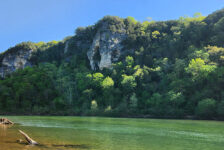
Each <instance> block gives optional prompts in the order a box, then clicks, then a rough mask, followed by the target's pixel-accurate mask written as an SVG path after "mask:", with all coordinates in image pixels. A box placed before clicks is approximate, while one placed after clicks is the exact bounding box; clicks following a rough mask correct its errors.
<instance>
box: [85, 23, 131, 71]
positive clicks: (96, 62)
mask: <svg viewBox="0 0 224 150" xmlns="http://www.w3.org/2000/svg"><path fill="white" fill-rule="evenodd" d="M126 37H127V35H126V34H125V30H124V29H123V32H121V33H116V32H112V31H110V30H109V29H108V28H107V26H106V25H105V26H103V27H101V28H100V29H98V31H97V33H96V35H95V37H94V39H93V43H92V45H91V46H90V49H89V50H88V52H87V56H88V59H89V61H90V66H91V69H92V70H97V69H100V70H102V69H103V68H111V67H112V63H113V62H115V61H117V60H118V59H119V57H120V56H121V55H122V53H123V52H124V50H123V46H122V44H121V42H122V41H123V40H124V39H125V38H126Z"/></svg>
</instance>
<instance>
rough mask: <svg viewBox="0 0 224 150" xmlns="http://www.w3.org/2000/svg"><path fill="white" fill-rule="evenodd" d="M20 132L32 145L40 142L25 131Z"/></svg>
mask: <svg viewBox="0 0 224 150" xmlns="http://www.w3.org/2000/svg"><path fill="white" fill-rule="evenodd" d="M19 132H20V133H21V134H22V135H23V136H24V137H25V139H26V141H27V142H28V143H29V144H30V145H38V143H37V142H36V141H34V140H33V139H31V138H30V137H29V136H28V135H27V134H26V133H24V132H23V131H21V130H19Z"/></svg>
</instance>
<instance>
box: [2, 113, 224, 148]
mask: <svg viewBox="0 0 224 150" xmlns="http://www.w3.org/2000/svg"><path fill="white" fill-rule="evenodd" d="M7 118H9V119H10V120H12V121H14V122H15V123H16V124H15V125H13V126H3V125H1V126H0V150H202V149H203V150H223V149H224V122H221V121H193V120H166V119H131V118H102V117H56V116H54V117H45V116H44V117H39V116H9V117H8V116H7ZM18 130H22V131H24V132H26V133H27V134H28V135H29V136H30V137H32V138H33V139H34V140H35V141H37V142H39V143H40V144H41V145H40V146H30V145H25V144H20V143H18V142H17V140H19V139H23V137H22V136H21V135H20V133H19V132H18Z"/></svg>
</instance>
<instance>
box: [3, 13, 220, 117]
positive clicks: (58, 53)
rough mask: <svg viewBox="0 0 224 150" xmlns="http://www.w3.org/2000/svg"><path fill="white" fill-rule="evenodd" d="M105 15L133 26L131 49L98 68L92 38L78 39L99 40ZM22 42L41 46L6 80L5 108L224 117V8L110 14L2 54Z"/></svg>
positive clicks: (114, 25) (118, 25) (113, 24)
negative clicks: (157, 15)
mask: <svg viewBox="0 0 224 150" xmlns="http://www.w3.org/2000/svg"><path fill="white" fill-rule="evenodd" d="M104 22H107V23H108V24H109V30H111V32H118V33H119V32H124V31H122V30H121V29H123V28H124V29H125V33H126V34H127V38H126V39H125V40H124V41H123V42H122V44H123V46H124V48H125V49H130V52H128V53H127V54H126V55H125V56H122V57H120V58H119V60H118V61H117V62H115V63H114V64H113V68H112V69H106V68H105V69H103V70H91V68H90V64H89V60H88V58H87V54H86V53H87V50H88V46H80V47H77V46H76V45H74V44H73V43H75V42H77V41H79V42H83V43H86V44H87V45H88V43H91V42H92V41H93V38H94V36H95V34H96V31H97V29H98V28H100V27H101V24H103V23H104ZM68 40H69V41H70V42H69V43H70V44H69V45H68V52H67V53H66V54H65V53H64V47H65V44H66V41H68ZM20 49H23V50H24V49H27V50H28V49H33V50H34V51H35V54H34V55H33V56H32V58H31V61H32V63H33V64H34V65H33V66H32V67H26V68H25V69H19V70H17V71H15V72H14V73H12V74H9V75H7V76H6V77H4V78H2V79H1V80H0V114H30V115H94V116H95V115H96V116H114V117H157V118H197V119H220V120H221V119H224V9H222V10H219V11H216V12H214V13H212V14H210V15H208V16H207V17H205V16H202V15H201V14H200V13H196V14H195V15H194V16H193V17H180V18H179V19H178V20H169V21H145V22H138V21H136V20H135V19H134V18H133V17H127V18H125V19H123V18H119V17H114V16H105V17H104V18H102V19H101V20H99V21H98V22H97V23H96V24H95V25H92V26H88V27H80V28H78V29H76V31H75V35H74V36H71V37H67V38H65V39H64V40H62V41H52V42H48V43H44V42H39V43H32V42H24V43H20V44H18V45H16V46H15V47H12V48H9V49H8V50H7V51H6V52H4V53H2V54H1V55H0V61H1V60H2V58H3V56H4V55H5V54H7V53H14V52H16V51H19V50H20ZM131 50H134V51H131ZM95 59H99V58H95Z"/></svg>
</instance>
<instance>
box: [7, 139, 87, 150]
mask: <svg viewBox="0 0 224 150" xmlns="http://www.w3.org/2000/svg"><path fill="white" fill-rule="evenodd" d="M5 143H8V144H20V145H24V146H25V147H26V148H32V147H39V148H46V149H47V148H52V147H55V148H74V149H90V147H89V146H87V145H84V144H76V145H75V144H52V145H49V146H47V145H43V144H39V145H29V144H28V143H27V142H25V141H21V140H17V141H6V142H5Z"/></svg>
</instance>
